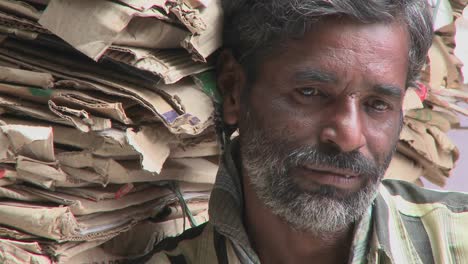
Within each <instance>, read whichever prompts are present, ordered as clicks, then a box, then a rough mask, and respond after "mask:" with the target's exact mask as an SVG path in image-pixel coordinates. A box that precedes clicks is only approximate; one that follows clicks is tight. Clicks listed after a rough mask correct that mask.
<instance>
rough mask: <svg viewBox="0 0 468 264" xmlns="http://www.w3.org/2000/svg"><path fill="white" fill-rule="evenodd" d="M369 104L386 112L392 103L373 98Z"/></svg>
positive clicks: (377, 109)
mask: <svg viewBox="0 0 468 264" xmlns="http://www.w3.org/2000/svg"><path fill="white" fill-rule="evenodd" d="M369 106H370V107H372V109H374V110H376V111H379V112H384V111H387V110H389V109H390V105H389V104H388V103H386V102H384V101H382V100H378V99H374V100H371V101H370V102H369Z"/></svg>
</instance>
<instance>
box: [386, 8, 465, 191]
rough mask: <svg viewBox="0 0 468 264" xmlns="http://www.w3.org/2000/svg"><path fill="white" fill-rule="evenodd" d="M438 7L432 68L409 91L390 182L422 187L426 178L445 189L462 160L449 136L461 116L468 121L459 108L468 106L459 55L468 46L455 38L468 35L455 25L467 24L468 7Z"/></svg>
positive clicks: (431, 57)
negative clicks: (464, 105) (393, 179)
mask: <svg viewBox="0 0 468 264" xmlns="http://www.w3.org/2000/svg"><path fill="white" fill-rule="evenodd" d="M434 2H435V4H434V14H435V25H434V27H435V30H436V35H435V37H434V40H433V43H432V47H431V49H430V50H429V54H428V64H427V65H426V66H425V67H424V69H423V70H422V72H421V83H420V84H419V87H417V88H409V90H408V93H407V96H406V98H405V104H404V108H405V118H404V126H403V130H402V132H401V134H400V141H399V143H398V146H397V152H396V154H395V156H394V158H393V160H392V163H391V165H390V168H389V170H388V171H387V175H386V177H387V178H396V179H402V180H406V181H410V182H415V183H418V184H420V185H422V182H421V179H420V177H422V176H423V177H425V178H426V179H428V180H429V181H431V182H432V183H434V184H437V185H439V186H444V185H445V183H446V181H447V178H448V177H449V176H450V172H451V171H452V169H453V168H454V166H455V162H456V161H457V159H458V154H459V152H458V149H457V147H456V146H455V145H454V144H453V143H452V141H451V140H450V139H449V138H448V136H447V134H446V133H447V132H448V131H449V130H450V129H453V128H456V127H457V126H459V118H458V116H457V114H463V115H467V116H468V109H465V108H463V107H462V105H460V104H458V103H459V102H468V92H467V86H466V85H465V86H464V85H463V75H462V66H463V64H462V62H461V61H460V59H459V58H457V56H455V54H456V53H457V52H456V51H455V52H454V49H458V48H460V49H465V50H466V47H467V45H468V42H467V41H468V40H467V39H466V38H465V39H461V38H458V39H457V42H456V41H455V40H456V38H455V36H456V34H455V32H456V33H457V35H462V34H465V35H466V33H467V28H466V27H465V28H463V27H460V26H456V25H460V24H461V23H463V22H464V21H466V20H464V19H466V18H463V16H462V12H463V10H465V14H466V15H467V17H468V7H467V5H468V1H466V0H453V1H448V0H445V1H434ZM465 23H466V22H465ZM455 43H456V45H455ZM458 54H463V53H458ZM465 56H466V54H465Z"/></svg>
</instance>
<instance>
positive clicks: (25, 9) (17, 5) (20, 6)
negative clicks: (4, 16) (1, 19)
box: [0, 0, 41, 21]
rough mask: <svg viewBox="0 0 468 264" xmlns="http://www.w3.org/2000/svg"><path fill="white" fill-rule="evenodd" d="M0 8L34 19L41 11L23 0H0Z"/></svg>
mask: <svg viewBox="0 0 468 264" xmlns="http://www.w3.org/2000/svg"><path fill="white" fill-rule="evenodd" d="M0 9H1V10H3V11H5V12H8V13H11V14H16V15H20V16H22V17H26V18H28V19H31V20H36V21H37V20H39V17H40V16H41V12H39V11H38V10H37V9H36V8H34V7H33V6H31V5H29V4H28V3H26V2H24V1H12V0H4V1H1V2H0Z"/></svg>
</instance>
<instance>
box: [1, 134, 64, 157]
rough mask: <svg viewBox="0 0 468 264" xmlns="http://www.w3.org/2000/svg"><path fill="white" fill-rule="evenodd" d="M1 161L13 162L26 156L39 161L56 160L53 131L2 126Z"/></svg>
mask: <svg viewBox="0 0 468 264" xmlns="http://www.w3.org/2000/svg"><path fill="white" fill-rule="evenodd" d="M0 133H1V135H0V146H1V150H0V160H3V159H6V160H10V161H11V160H12V159H14V158H15V157H16V156H17V155H26V156H29V157H32V158H35V159H38V160H42V161H46V162H47V161H49V162H52V161H54V160H55V155H54V150H53V138H52V129H51V128H47V127H43V128H38V127H35V128H34V129H33V127H30V126H23V125H2V126H0Z"/></svg>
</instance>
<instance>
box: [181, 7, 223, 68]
mask: <svg viewBox="0 0 468 264" xmlns="http://www.w3.org/2000/svg"><path fill="white" fill-rule="evenodd" d="M200 17H201V20H203V21H204V23H205V24H206V29H205V30H203V31H202V32H199V33H195V34H192V35H190V36H188V37H186V38H185V39H184V41H183V42H182V43H181V44H182V46H183V47H184V48H185V49H186V50H187V51H188V52H190V53H191V54H193V56H192V58H193V59H194V60H196V61H201V62H206V58H208V56H210V55H211V54H212V53H214V52H215V51H216V50H217V49H218V48H219V47H221V45H222V26H223V25H222V21H223V13H222V8H221V1H220V0H213V1H211V3H210V4H209V5H208V7H206V8H204V9H203V10H202V11H201V12H200Z"/></svg>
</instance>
